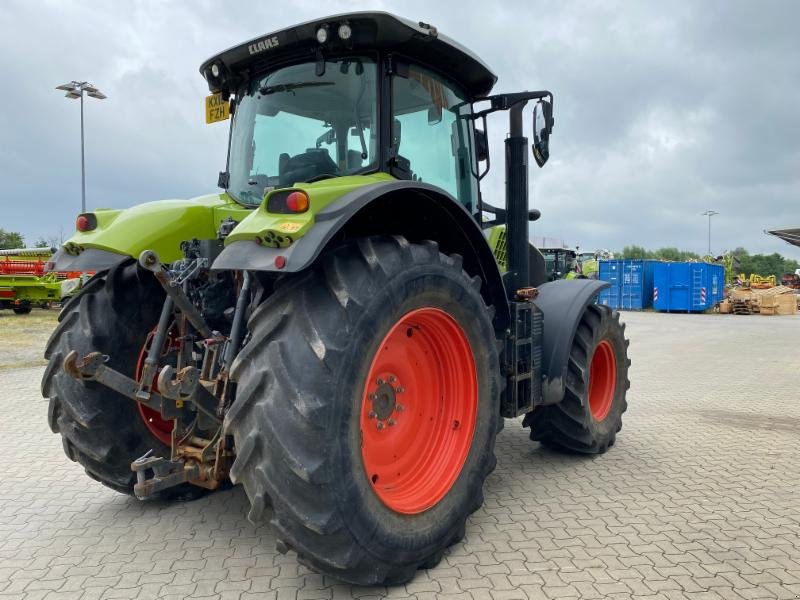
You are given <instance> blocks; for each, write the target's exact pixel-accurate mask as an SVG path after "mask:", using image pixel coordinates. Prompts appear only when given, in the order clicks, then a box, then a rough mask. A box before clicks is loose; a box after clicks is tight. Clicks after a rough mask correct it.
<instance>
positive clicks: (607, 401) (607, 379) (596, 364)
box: [589, 340, 617, 421]
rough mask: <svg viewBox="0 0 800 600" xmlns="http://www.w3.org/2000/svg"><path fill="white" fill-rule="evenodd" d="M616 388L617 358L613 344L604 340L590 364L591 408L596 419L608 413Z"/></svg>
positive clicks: (595, 350) (598, 419)
mask: <svg viewBox="0 0 800 600" xmlns="http://www.w3.org/2000/svg"><path fill="white" fill-rule="evenodd" d="M616 389H617V358H616V356H615V355H614V348H613V347H612V346H611V344H610V343H609V342H608V341H607V340H602V341H601V342H600V343H599V344H597V347H596V348H595V349H594V354H593V355H592V362H591V364H590V365H589V409H590V410H591V411H592V417H594V419H595V420H596V421H602V420H603V419H605V418H606V416H607V415H608V411H610V410H611V404H612V402H613V401H614V392H615V391H616Z"/></svg>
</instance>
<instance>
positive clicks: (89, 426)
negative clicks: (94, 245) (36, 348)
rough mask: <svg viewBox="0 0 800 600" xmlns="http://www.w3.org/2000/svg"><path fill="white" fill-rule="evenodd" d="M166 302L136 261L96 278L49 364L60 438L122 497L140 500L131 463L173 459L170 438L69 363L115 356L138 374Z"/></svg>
mask: <svg viewBox="0 0 800 600" xmlns="http://www.w3.org/2000/svg"><path fill="white" fill-rule="evenodd" d="M163 300H164V294H163V291H161V289H160V287H159V286H158V285H157V284H156V282H155V279H154V278H153V276H152V274H150V273H148V272H144V271H142V270H141V269H139V267H138V266H137V265H136V263H134V262H132V261H128V262H124V263H122V264H119V265H117V266H115V267H113V268H112V269H111V270H110V271H109V272H108V273H104V274H98V275H95V276H94V277H93V278H92V279H91V280H90V281H89V283H88V284H87V285H86V286H84V288H83V289H82V290H81V292H80V293H79V294H77V295H76V296H74V297H73V298H72V299H70V300H69V301H68V302H67V303H66V304H65V305H64V308H63V309H62V311H61V313H60V314H59V317H58V318H59V324H58V327H56V330H55V331H54V332H53V334H52V335H51V336H50V340H49V341H48V343H47V347H46V349H45V358H47V359H49V363H48V365H47V368H46V369H45V373H44V377H43V379H42V395H43V396H44V397H45V398H49V400H50V403H49V407H48V422H49V425H50V428H51V429H52V430H53V432H54V433H59V434H61V440H62V443H63V446H64V452H65V453H66V455H67V456H68V457H69V458H70V459H71V460H74V461H76V462H78V463H80V464H81V465H82V466H83V467H84V469H85V470H86V473H87V474H88V475H89V476H90V477H92V478H93V479H96V480H97V481H99V482H100V483H102V484H104V485H106V486H108V487H110V488H112V489H114V490H116V491H118V492H121V493H123V494H131V495H133V484H134V483H135V482H136V477H135V474H134V473H133V471H131V462H132V461H134V460H135V459H137V458H139V457H140V456H142V455H143V454H144V453H145V452H147V451H148V450H151V449H152V450H153V451H154V454H157V455H161V456H169V452H170V449H169V446H168V445H167V444H168V442H169V436H168V434H167V435H166V437H164V436H159V435H156V434H157V433H158V432H159V430H158V428H157V427H155V426H154V425H153V423H151V422H148V421H147V417H148V416H150V417H152V416H153V415H143V414H141V413H140V411H139V408H138V407H139V405H138V403H136V402H134V401H133V400H131V399H129V398H126V397H124V396H122V395H120V394H118V393H116V392H114V391H112V390H111V389H109V388H107V387H105V386H103V385H101V384H99V383H97V382H93V381H77V380H76V379H74V378H72V377H70V376H69V375H67V374H66V373H65V372H64V370H63V368H62V365H63V362H64V357H65V356H66V355H67V354H68V353H69V352H70V351H71V350H76V351H77V352H78V353H79V354H80V355H85V354H87V353H89V352H92V351H99V352H102V353H103V354H106V355H108V357H109V360H108V365H109V366H110V367H111V368H113V369H116V370H118V371H119V372H121V373H124V374H126V375H128V376H130V377H135V376H136V375H138V373H137V372H136V371H137V368H138V366H137V362H138V361H139V360H140V356H141V353H142V352H143V350H142V349H143V347H145V346H146V342H147V340H148V331H149V330H150V327H151V326H152V324H153V323H155V322H156V321H157V320H158V315H159V312H160V309H161V304H162V303H163ZM158 417H159V419H160V415H158ZM161 425H163V423H162V424H161ZM168 425H170V426H171V423H168ZM202 493H203V490H202V489H201V488H198V487H196V486H191V485H188V484H187V485H183V486H179V487H175V488H169V489H168V490H165V492H162V494H161V497H178V498H191V497H195V496H196V495H199V494H202Z"/></svg>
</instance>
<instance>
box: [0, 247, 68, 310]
mask: <svg viewBox="0 0 800 600" xmlns="http://www.w3.org/2000/svg"><path fill="white" fill-rule="evenodd" d="M51 255H52V250H50V249H49V248H17V249H12V250H0V309H9V310H13V311H14V312H15V313H16V314H18V315H24V314H27V313H29V312H31V310H32V309H33V308H34V307H47V306H49V305H50V304H51V303H54V302H61V301H62V300H64V299H66V298H69V297H70V296H71V295H72V294H74V293H75V292H76V291H77V290H78V289H79V288H80V285H81V273H63V272H45V269H46V266H47V261H48V259H49V258H50V256H51Z"/></svg>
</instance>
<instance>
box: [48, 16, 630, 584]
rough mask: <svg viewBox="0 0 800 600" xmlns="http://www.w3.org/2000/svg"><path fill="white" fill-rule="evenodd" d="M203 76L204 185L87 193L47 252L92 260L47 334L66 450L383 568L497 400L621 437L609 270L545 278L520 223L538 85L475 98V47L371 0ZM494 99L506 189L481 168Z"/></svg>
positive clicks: (472, 479)
mask: <svg viewBox="0 0 800 600" xmlns="http://www.w3.org/2000/svg"><path fill="white" fill-rule="evenodd" d="M201 73H202V74H203V76H204V77H205V79H206V81H207V82H208V85H209V88H210V91H211V92H212V95H211V96H210V97H209V98H208V99H207V100H206V119H207V121H209V122H215V121H219V120H224V119H227V118H229V117H230V118H231V119H232V122H231V125H230V139H229V152H228V158H227V165H226V168H225V170H224V171H223V172H222V173H220V176H219V185H220V187H221V188H222V192H221V193H218V194H213V195H210V196H204V197H201V198H196V199H194V200H166V201H161V202H150V203H147V204H141V205H139V206H134V207H133V208H129V209H127V210H96V211H94V212H91V213H86V214H81V215H80V216H79V217H78V219H77V230H78V231H77V232H76V233H75V234H74V235H73V237H72V238H71V239H70V240H69V241H68V242H67V243H66V244H64V245H63V247H62V248H61V249H60V250H59V252H58V253H57V255H56V256H55V257H54V258H53V262H54V265H53V268H54V269H58V270H80V271H90V270H91V271H96V273H97V274H96V275H95V276H94V277H93V278H92V279H91V280H90V281H89V282H88V283H87V284H86V285H85V286H84V288H83V289H82V291H81V293H80V294H78V295H77V296H76V297H75V298H73V299H72V300H71V301H70V302H69V303H68V304H67V305H66V306H64V308H63V310H62V312H61V315H60V324H59V325H58V327H57V329H56V330H55V332H54V333H53V335H52V337H51V339H50V341H49V343H48V345H47V349H46V357H47V358H48V359H49V365H48V367H47V369H46V371H45V374H44V378H43V381H42V392H43V394H44V396H45V397H47V398H49V399H50V403H49V409H48V419H49V424H50V427H51V428H52V430H53V431H54V432H57V433H60V434H61V436H62V438H63V443H64V449H65V452H66V454H67V456H68V457H69V458H71V459H72V460H75V461H77V462H78V463H80V464H81V465H82V466H83V467H84V468H85V469H86V472H87V473H88V474H89V475H90V476H91V477H93V478H94V479H97V480H98V481H100V482H102V483H103V484H105V485H107V486H109V487H111V488H113V489H115V490H117V491H119V492H122V493H125V494H134V495H136V496H137V497H139V498H152V497H160V498H191V497H194V496H196V495H197V494H199V493H202V492H203V491H205V490H213V489H217V488H220V487H221V486H225V485H228V484H229V482H230V483H233V484H241V485H242V486H243V487H244V490H245V492H246V493H247V497H248V498H249V500H250V504H251V508H250V511H249V518H250V520H251V521H253V522H254V523H260V522H263V521H265V520H268V521H269V522H270V523H271V525H272V527H273V529H274V531H275V535H276V537H277V539H278V542H277V546H278V549H279V550H280V551H282V552H287V551H293V552H296V553H297V556H298V558H299V560H300V561H301V562H302V563H303V564H306V565H309V566H310V567H311V568H313V569H316V570H317V571H319V572H322V573H325V574H328V575H331V576H334V577H336V578H338V579H341V580H344V581H348V582H352V583H356V584H386V585H389V584H393V583H399V582H403V581H407V580H409V579H411V578H412V577H413V576H414V574H415V572H416V571H417V569H420V568H428V567H433V566H434V565H436V564H437V563H438V562H439V560H440V559H441V557H442V555H443V553H444V552H445V551H446V549H447V548H448V546H450V545H452V544H455V543H456V542H458V541H459V540H460V539H461V538H462V536H463V535H464V529H465V522H466V519H467V517H468V515H469V514H470V513H472V512H474V511H475V510H477V509H478V508H479V507H480V506H481V504H482V502H483V492H482V488H483V484H484V482H485V480H486V477H487V475H488V474H489V473H490V472H491V471H492V470H493V469H494V467H495V463H496V459H495V454H494V446H495V438H496V436H497V434H498V432H499V431H500V430H501V429H502V428H503V422H504V419H514V418H517V417H522V418H523V421H522V423H523V425H524V426H525V427H529V428H530V429H531V438H532V439H534V440H538V441H540V442H541V443H543V444H546V445H547V446H550V447H553V448H561V449H564V450H567V451H570V452H578V453H587V454H598V453H603V452H605V451H606V450H607V449H608V448H609V447H610V446H611V445H612V444H613V443H614V441H615V436H616V434H617V432H618V431H619V429H620V427H621V415H622V413H623V411H624V410H625V408H626V401H625V396H626V391H627V389H628V386H629V383H628V378H627V374H628V366H629V364H630V363H629V360H628V358H627V345H628V342H627V341H626V339H625V337H624V327H623V326H622V325H621V324H620V322H619V316H618V315H617V314H616V313H613V312H612V311H610V310H608V309H607V308H606V307H603V306H598V305H596V304H595V303H594V300H595V297H596V296H597V294H598V292H599V291H600V290H601V289H602V288H603V286H604V285H606V284H604V283H603V282H598V281H591V280H574V281H563V280H560V281H553V282H547V281H546V277H545V276H544V272H543V269H542V265H541V263H540V257H541V255H540V254H539V253H538V252H536V251H535V248H532V246H531V245H530V244H529V240H528V223H529V221H531V220H535V219H537V218H538V217H539V211H537V210H533V209H529V207H528V152H530V147H529V145H528V139H527V138H526V137H525V135H524V134H523V112H524V109H525V107H526V104H527V103H533V104H534V105H535V106H534V108H533V110H532V111H531V112H532V117H531V120H532V122H533V144H532V149H533V156H534V159H535V161H536V163H537V164H538V165H539V166H542V165H544V164H545V162H546V161H547V158H548V155H549V150H548V141H549V137H550V133H551V130H552V128H553V112H552V111H553V96H552V94H551V93H550V92H548V91H533V92H519V93H508V94H495V95H491V94H490V92H491V89H492V87H493V86H494V84H495V81H496V77H495V75H494V73H492V71H491V70H489V68H488V67H487V66H486V65H485V64H484V63H483V62H482V61H481V60H480V59H479V58H478V57H477V56H475V55H474V54H473V53H471V52H470V51H468V50H467V49H465V48H464V47H462V46H460V45H459V44H457V43H456V42H454V41H452V40H451V39H449V38H447V37H446V36H444V35H442V34H441V33H440V32H439V31H438V30H437V29H436V28H435V27H433V26H432V25H429V24H426V23H414V22H411V21H408V20H405V19H401V18H398V17H395V16H392V15H389V14H386V13H376V12H364V13H352V14H346V15H338V16H332V17H328V18H324V19H319V20H315V21H312V22H308V23H304V24H301V25H297V26H295V27H291V28H289V29H284V30H281V31H277V32H274V33H270V34H268V35H265V36H263V37H260V38H257V39H255V40H252V41H249V42H246V43H244V44H241V45H239V46H235V47H233V48H231V49H229V50H226V51H224V52H222V53H220V54H218V55H216V56H214V57H213V58H211V59H209V60H208V61H207V62H206V63H204V64H203V65H202V67H201ZM499 111H505V112H507V113H508V115H509V131H508V133H509V135H508V136H507V137H506V139H505V179H506V189H505V208H500V207H496V206H492V205H490V204H488V203H487V202H486V201H485V200H484V199H483V196H482V194H481V189H480V181H481V179H482V178H483V176H484V175H485V174H486V172H487V171H488V169H489V151H488V144H487V135H486V117H487V115H489V114H492V113H496V112H499ZM485 215H490V216H491V218H488V217H486V216H485ZM497 227H501V228H503V229H502V236H500V235H499V234H498V231H499V230H497V229H496V228H497ZM489 238H492V239H494V241H495V242H496V243H494V244H490V243H489V242H488V241H487V239H489ZM501 238H502V239H501ZM500 241H502V243H500ZM493 249H495V250H496V251H497V252H498V255H497V256H498V258H495V256H496V255H495V254H494V253H493ZM500 254H502V260H500ZM537 256H538V257H539V259H537V258H536V257H537ZM531 257H533V260H532V259H531ZM500 264H503V265H505V268H501V266H500ZM509 460H523V461H524V460H526V457H525V456H524V455H522V456H519V457H513V458H512V457H509Z"/></svg>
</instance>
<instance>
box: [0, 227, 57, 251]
mask: <svg viewBox="0 0 800 600" xmlns="http://www.w3.org/2000/svg"><path fill="white" fill-rule="evenodd" d="M55 246H58V238H55V237H54V238H52V239H48V240H46V239H44V238H43V237H40V238H39V239H37V240H36V241H35V242H34V244H33V247H34V248H52V247H55ZM14 248H25V238H24V237H23V236H22V234H21V233H19V232H18V231H6V230H5V229H2V228H0V250H11V249H14Z"/></svg>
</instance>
